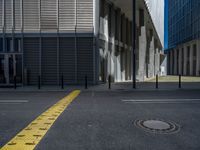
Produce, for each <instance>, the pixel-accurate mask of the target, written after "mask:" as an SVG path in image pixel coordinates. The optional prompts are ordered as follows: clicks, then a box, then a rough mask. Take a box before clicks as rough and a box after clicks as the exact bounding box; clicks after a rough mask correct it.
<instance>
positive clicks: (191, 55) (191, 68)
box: [189, 44, 194, 76]
mask: <svg viewBox="0 0 200 150" xmlns="http://www.w3.org/2000/svg"><path fill="white" fill-rule="evenodd" d="M189 59H190V60H189V61H190V76H193V60H194V57H193V44H190V58H189Z"/></svg>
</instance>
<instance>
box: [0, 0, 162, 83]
mask: <svg viewBox="0 0 200 150" xmlns="http://www.w3.org/2000/svg"><path fill="white" fill-rule="evenodd" d="M136 3H137V6H136V25H137V32H136V34H137V36H136V37H137V38H136V39H135V41H136V45H137V48H136V52H135V54H136V62H137V63H136V64H137V69H136V70H137V72H136V74H137V78H138V80H144V79H145V78H148V77H152V76H154V75H155V74H157V73H159V70H160V51H161V50H162V43H161V42H160V39H159V36H158V34H157V30H156V28H155V26H154V23H153V21H152V19H151V16H150V14H149V10H148V8H147V6H146V3H145V1H143V0H137V2H136ZM0 12H1V13H0V84H1V85H12V84H13V82H14V79H16V81H17V83H18V84H23V85H34V84H37V83H38V81H39V82H41V84H42V85H58V84H60V81H61V77H62V76H63V78H64V83H65V84H82V83H84V78H85V76H86V75H87V77H88V82H89V83H90V84H98V83H99V82H101V81H102V82H106V81H107V79H108V76H109V75H111V77H112V80H113V81H114V82H121V81H126V80H131V79H132V68H133V66H132V64H133V63H132V61H133V57H132V52H133V50H132V41H133V40H132V15H133V9H132V0H127V1H126V2H124V1H122V0H109V1H107V0H0Z"/></svg>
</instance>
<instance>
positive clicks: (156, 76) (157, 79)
mask: <svg viewBox="0 0 200 150" xmlns="http://www.w3.org/2000/svg"><path fill="white" fill-rule="evenodd" d="M156 89H158V75H156Z"/></svg>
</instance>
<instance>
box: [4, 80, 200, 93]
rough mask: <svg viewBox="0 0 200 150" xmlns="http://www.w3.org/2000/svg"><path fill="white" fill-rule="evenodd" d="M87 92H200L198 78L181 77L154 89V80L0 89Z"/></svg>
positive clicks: (166, 81)
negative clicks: (134, 83) (134, 84)
mask: <svg viewBox="0 0 200 150" xmlns="http://www.w3.org/2000/svg"><path fill="white" fill-rule="evenodd" d="M76 89H80V90H87V91H91V90H92V91H108V90H115V91H122V90H130V91H132V90H145V91H146V90H150V91H151V90H200V77H181V83H179V77H178V76H167V77H159V78H158V88H156V78H153V79H150V80H147V81H145V82H137V83H136V89H134V88H133V83H132V81H129V82H119V83H111V86H110V89H109V83H101V84H98V85H88V86H87V89H85V85H66V84H65V86H64V88H62V86H41V88H40V89H38V86H37V85H35V86H19V87H17V88H16V89H14V87H9V88H8V87H7V88H0V92H1V91H27V92H29V91H38V92H43V91H72V90H76Z"/></svg>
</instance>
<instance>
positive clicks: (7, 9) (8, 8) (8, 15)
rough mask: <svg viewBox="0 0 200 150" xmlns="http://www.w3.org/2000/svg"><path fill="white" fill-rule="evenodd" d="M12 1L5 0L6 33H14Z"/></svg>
mask: <svg viewBox="0 0 200 150" xmlns="http://www.w3.org/2000/svg"><path fill="white" fill-rule="evenodd" d="M12 15H13V14H12V0H5V26H6V32H11V31H12Z"/></svg>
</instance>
